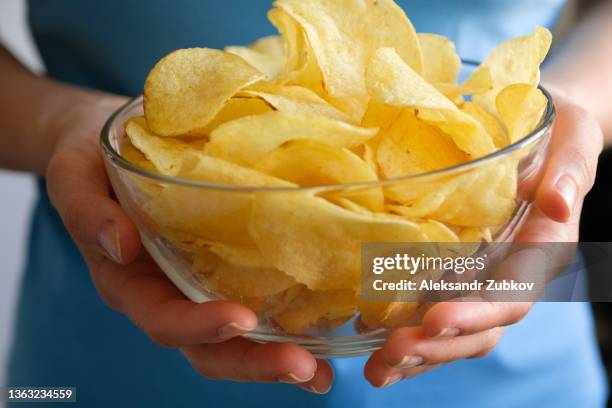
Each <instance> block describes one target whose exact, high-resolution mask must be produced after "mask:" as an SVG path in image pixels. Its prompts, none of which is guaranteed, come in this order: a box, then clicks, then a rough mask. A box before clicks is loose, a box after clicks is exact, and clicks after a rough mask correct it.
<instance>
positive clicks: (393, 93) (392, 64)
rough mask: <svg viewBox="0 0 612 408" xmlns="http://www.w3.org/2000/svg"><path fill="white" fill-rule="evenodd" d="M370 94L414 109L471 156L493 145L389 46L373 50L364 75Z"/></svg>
mask: <svg viewBox="0 0 612 408" xmlns="http://www.w3.org/2000/svg"><path fill="white" fill-rule="evenodd" d="M366 82H367V86H368V92H369V94H370V96H371V97H372V98H373V99H375V100H376V101H378V102H380V103H385V104H387V105H391V106H395V107H398V108H413V109H416V110H417V117H418V118H420V119H421V120H424V121H426V122H428V123H430V124H432V125H434V126H436V127H438V128H439V129H440V130H441V131H442V132H444V133H446V134H448V135H449V136H450V137H451V138H452V139H453V141H454V142H455V144H456V145H457V146H458V147H459V148H460V149H461V150H463V151H464V152H466V153H468V154H470V155H471V156H472V157H479V156H482V155H485V154H488V153H491V152H492V151H493V150H494V149H495V146H494V145H493V142H492V141H491V138H490V136H489V135H488V134H487V133H486V131H485V130H484V128H483V127H482V126H481V125H480V124H479V123H478V122H477V121H475V120H474V119H472V117H471V116H469V115H466V114H464V113H462V112H461V111H460V110H459V109H458V108H457V107H456V106H455V104H454V103H453V102H451V101H450V100H448V99H447V98H446V97H445V96H444V95H442V94H441V93H440V92H439V91H438V90H437V89H436V88H435V87H433V86H432V85H430V84H428V83H427V82H425V81H424V80H423V79H422V78H421V77H420V76H419V75H417V74H416V73H415V72H414V71H413V70H412V69H411V68H410V67H409V66H408V65H407V64H406V63H404V62H403V61H402V59H401V58H400V57H399V55H398V54H397V53H396V52H395V51H394V50H393V49H392V48H382V49H380V50H378V51H377V52H376V54H375V55H374V57H373V58H372V62H371V63H370V66H369V68H368V71H367V74H366Z"/></svg>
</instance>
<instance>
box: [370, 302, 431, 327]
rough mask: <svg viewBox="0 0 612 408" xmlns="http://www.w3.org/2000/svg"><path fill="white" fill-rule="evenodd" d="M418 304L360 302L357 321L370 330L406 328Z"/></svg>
mask: <svg viewBox="0 0 612 408" xmlns="http://www.w3.org/2000/svg"><path fill="white" fill-rule="evenodd" d="M419 305H420V304H419V303H418V302H363V301H362V302H360V303H359V312H360V315H359V319H360V321H361V322H362V323H363V325H364V326H365V327H366V328H367V329H370V330H373V329H378V328H381V327H384V328H386V329H396V328H398V327H402V326H407V325H409V323H410V322H411V317H412V316H413V315H414V313H415V312H416V311H417V309H418V308H419Z"/></svg>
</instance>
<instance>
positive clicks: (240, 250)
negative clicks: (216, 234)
mask: <svg viewBox="0 0 612 408" xmlns="http://www.w3.org/2000/svg"><path fill="white" fill-rule="evenodd" d="M202 244H203V247H205V248H208V250H210V252H212V253H213V254H215V255H216V256H218V257H219V258H220V259H222V260H223V261H225V262H227V263H229V264H231V265H234V266H239V267H244V268H262V269H263V268H271V267H272V264H271V263H270V262H268V261H267V260H266V259H265V258H264V257H263V255H262V254H261V252H260V251H259V249H257V247H256V246H254V245H253V246H251V245H233V244H228V243H226V242H215V241H204V242H202Z"/></svg>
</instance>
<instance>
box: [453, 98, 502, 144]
mask: <svg viewBox="0 0 612 408" xmlns="http://www.w3.org/2000/svg"><path fill="white" fill-rule="evenodd" d="M461 111H462V112H463V113H466V114H468V115H470V116H471V117H473V118H474V119H476V120H477V121H478V122H480V124H481V125H482V127H484V128H485V130H486V131H487V133H488V134H489V136H491V139H492V140H493V143H494V144H495V147H497V148H499V149H501V148H504V147H506V146H508V145H509V144H510V139H509V138H508V135H507V134H506V130H505V129H504V127H503V125H502V124H501V123H500V121H499V120H498V119H497V117H495V116H493V115H492V114H490V113H489V112H487V111H486V110H485V109H484V108H482V107H481V106H480V105H477V104H475V103H473V102H466V103H464V104H463V105H462V106H461Z"/></svg>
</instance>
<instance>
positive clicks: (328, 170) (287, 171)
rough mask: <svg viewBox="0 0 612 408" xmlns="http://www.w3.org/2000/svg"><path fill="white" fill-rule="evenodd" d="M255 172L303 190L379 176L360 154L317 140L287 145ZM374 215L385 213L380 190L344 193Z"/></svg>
mask: <svg viewBox="0 0 612 408" xmlns="http://www.w3.org/2000/svg"><path fill="white" fill-rule="evenodd" d="M254 168H255V169H256V170H259V171H261V172H263V173H266V174H270V175H272V176H274V177H278V178H281V179H283V180H287V181H290V182H292V183H295V184H298V185H300V186H303V187H309V186H326V185H335V184H347V183H360V182H367V181H376V180H377V176H376V173H374V172H373V171H372V169H371V168H370V166H368V164H367V163H366V162H364V161H363V160H361V159H360V158H359V157H358V156H357V155H356V154H354V153H352V152H351V151H350V150H347V149H345V148H342V147H335V146H331V145H328V144H326V143H322V142H317V141H314V140H294V141H291V142H287V143H285V144H283V145H282V146H281V147H279V148H278V149H277V150H275V151H273V152H272V153H270V154H268V155H267V156H266V157H264V159H263V160H262V161H260V162H259V163H257V164H256V165H255V166H254ZM343 193H346V196H348V197H350V198H351V199H352V200H354V201H356V202H357V203H359V204H361V205H363V206H364V207H366V208H368V209H370V210H372V211H382V209H383V204H384V197H383V193H382V189H381V188H380V187H374V188H370V189H363V190H361V191H357V192H343Z"/></svg>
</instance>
